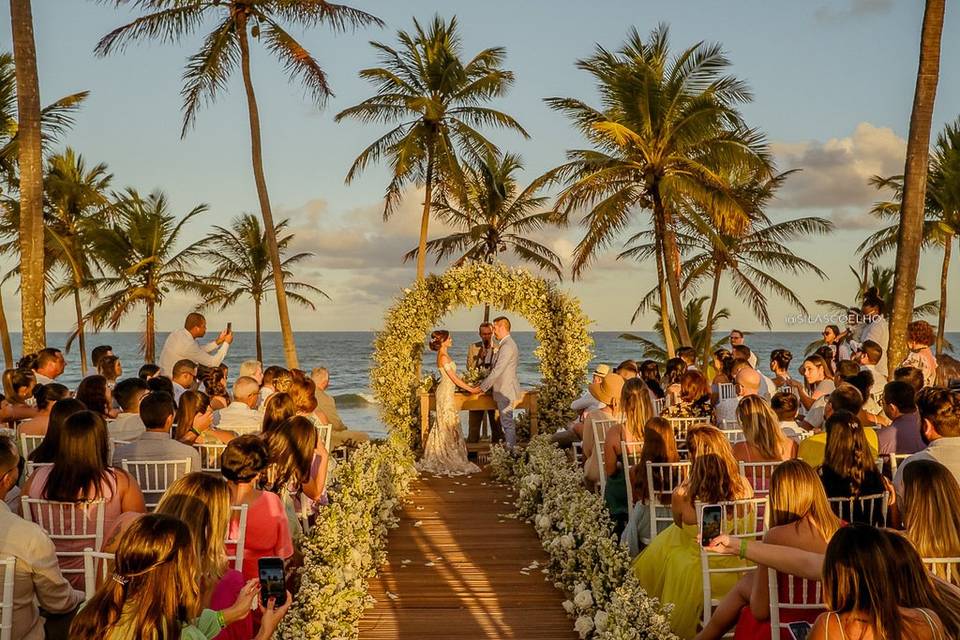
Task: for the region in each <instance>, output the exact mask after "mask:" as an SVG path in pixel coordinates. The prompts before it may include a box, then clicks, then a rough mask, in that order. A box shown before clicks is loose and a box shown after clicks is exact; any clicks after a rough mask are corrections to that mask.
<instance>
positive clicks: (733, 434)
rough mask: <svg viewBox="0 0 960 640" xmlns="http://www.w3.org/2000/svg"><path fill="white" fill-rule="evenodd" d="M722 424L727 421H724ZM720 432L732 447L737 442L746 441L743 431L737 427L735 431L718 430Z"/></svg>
mask: <svg viewBox="0 0 960 640" xmlns="http://www.w3.org/2000/svg"><path fill="white" fill-rule="evenodd" d="M724 422H729V421H727V420H725V421H724ZM720 432H721V433H722V434H723V435H724V436H725V437H726V438H727V441H728V442H729V443H730V446H733V445H735V444H737V443H738V442H744V441H746V439H747V436H745V435H743V430H742V429H740V428H739V427H738V428H736V429H720Z"/></svg>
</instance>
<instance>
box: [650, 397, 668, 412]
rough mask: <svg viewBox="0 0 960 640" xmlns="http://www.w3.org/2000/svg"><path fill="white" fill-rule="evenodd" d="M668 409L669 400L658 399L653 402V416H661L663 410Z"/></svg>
mask: <svg viewBox="0 0 960 640" xmlns="http://www.w3.org/2000/svg"><path fill="white" fill-rule="evenodd" d="M666 408H667V399H666V398H665V397H664V398H657V399H656V400H654V401H653V415H655V416H659V415H660V414H662V413H663V410H664V409H666Z"/></svg>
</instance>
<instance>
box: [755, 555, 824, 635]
mask: <svg viewBox="0 0 960 640" xmlns="http://www.w3.org/2000/svg"><path fill="white" fill-rule="evenodd" d="M781 578H782V580H781ZM767 582H768V585H767V587H768V589H769V591H770V630H771V632H772V633H771V634H770V637H771V638H780V637H782V635H781V632H782V631H785V630H786V629H788V626H787V623H786V622H781V621H780V617H781V616H780V611H781V609H787V610H788V611H796V612H809V614H807V615H809V617H811V618H816V616H817V615H819V614H820V612H821V611H824V610H826V605H824V604H823V585H822V584H821V583H820V581H819V580H809V579H807V578H800V577H797V576H791V575H789V574H785V573H778V572H777V571H776V570H775V569H770V568H768V569H767ZM781 587H783V588H782V589H781ZM781 594H782V595H783V597H782V598H781ZM801 615H803V614H801ZM794 617H795V616H794Z"/></svg>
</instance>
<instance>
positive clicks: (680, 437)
mask: <svg viewBox="0 0 960 640" xmlns="http://www.w3.org/2000/svg"><path fill="white" fill-rule="evenodd" d="M667 422H669V423H670V427H671V428H672V429H673V437H674V438H676V439H677V449H681V450H684V451H685V450H686V448H687V432H688V431H690V428H691V427H696V426H699V425H708V424H710V418H709V417H707V416H702V417H697V418H672V417H669V416H668V417H667Z"/></svg>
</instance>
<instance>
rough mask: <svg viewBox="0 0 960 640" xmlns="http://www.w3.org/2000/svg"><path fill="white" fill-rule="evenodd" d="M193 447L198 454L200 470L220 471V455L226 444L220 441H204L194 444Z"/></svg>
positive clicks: (208, 471)
mask: <svg viewBox="0 0 960 640" xmlns="http://www.w3.org/2000/svg"><path fill="white" fill-rule="evenodd" d="M193 448H194V449H196V450H197V452H198V453H199V454H200V471H205V472H207V473H217V474H219V473H220V456H222V455H223V450H224V449H226V448H227V445H225V444H223V443H222V442H205V443H202V444H194V445H193Z"/></svg>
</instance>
